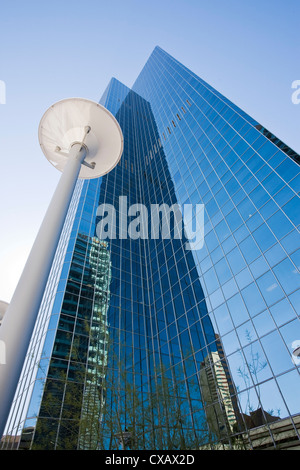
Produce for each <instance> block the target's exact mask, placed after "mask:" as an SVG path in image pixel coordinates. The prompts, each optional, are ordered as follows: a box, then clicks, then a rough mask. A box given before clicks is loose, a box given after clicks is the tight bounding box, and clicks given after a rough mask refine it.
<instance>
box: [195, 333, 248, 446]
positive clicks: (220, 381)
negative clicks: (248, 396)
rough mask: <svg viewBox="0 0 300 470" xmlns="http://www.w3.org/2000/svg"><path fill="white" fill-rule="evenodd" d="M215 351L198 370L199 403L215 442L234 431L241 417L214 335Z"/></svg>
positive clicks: (221, 349)
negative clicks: (202, 404)
mask: <svg viewBox="0 0 300 470" xmlns="http://www.w3.org/2000/svg"><path fill="white" fill-rule="evenodd" d="M216 338H217V351H214V352H211V353H210V354H209V355H208V356H207V357H206V358H205V359H204V361H203V363H202V368H201V370H200V385H201V391H202V399H203V402H204V403H205V406H206V416H207V420H208V423H209V426H210V430H211V432H213V433H214V434H215V435H217V436H218V437H219V438H222V437H224V436H228V435H231V434H233V433H234V432H236V431H238V430H239V428H240V426H241V417H240V412H239V409H238V405H237V402H236V391H235V389H234V383H233V382H232V378H231V376H230V371H229V367H228V364H227V361H226V357H225V355H224V351H223V348H222V344H221V341H220V339H219V338H218V335H216Z"/></svg>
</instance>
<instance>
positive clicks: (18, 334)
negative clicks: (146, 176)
mask: <svg viewBox="0 0 300 470" xmlns="http://www.w3.org/2000/svg"><path fill="white" fill-rule="evenodd" d="M39 142H40V145H41V148H42V150H43V152H44V154H45V156H46V158H47V159H48V160H49V161H50V162H51V163H52V164H53V165H54V166H55V167H56V168H57V169H58V170H60V171H61V172H62V176H61V178H60V181H59V183H58V185H57V188H56V190H55V193H54V195H53V198H52V200H51V202H50V205H49V208H48V210H47V212H46V215H45V218H44V220H43V222H42V225H41V227H40V230H39V232H38V235H37V237H36V240H35V242H34V244H33V247H32V250H31V252H30V254H29V257H28V260H27V263H26V265H25V268H24V270H23V273H22V275H21V277H20V280H19V282H18V285H17V287H16V290H15V293H14V295H13V297H12V300H11V302H10V305H9V307H8V309H7V311H6V313H5V316H4V319H3V322H2V325H1V327H0V344H4V345H5V364H0V437H1V436H2V434H3V432H4V428H5V424H6V421H7V418H8V414H9V411H10V407H11V405H12V402H13V398H14V395H15V391H16V388H17V385H18V381H19V378H20V374H21V371H22V367H23V364H24V360H25V357H26V353H27V350H28V346H29V343H30V339H31V336H32V332H33V329H34V326H35V322H36V318H37V315H38V312H39V308H40V304H41V300H42V297H43V294H44V291H45V287H46V283H47V280H48V276H49V273H50V269H51V266H52V262H53V258H54V256H55V252H56V248H57V244H58V241H59V237H60V234H61V230H62V228H63V224H64V221H65V218H66V215H67V211H68V208H69V204H70V201H71V198H72V195H73V191H74V188H75V185H76V182H77V179H78V178H83V179H89V178H98V177H100V176H103V175H105V174H107V173H109V172H110V171H111V170H112V169H113V168H114V167H115V166H116V165H117V163H118V162H119V160H120V158H121V155H122V152H123V135H122V131H121V129H120V126H119V124H118V122H117V121H116V119H115V118H114V116H113V115H112V114H111V113H110V112H109V111H108V110H107V109H105V108H104V107H103V106H101V105H100V104H98V103H96V102H93V101H89V100H86V99H82V98H70V99H66V100H62V101H59V102H58V103H56V104H54V105H53V106H51V107H50V108H49V109H48V110H47V111H46V113H45V114H44V116H43V117H42V119H41V122H40V126H39Z"/></svg>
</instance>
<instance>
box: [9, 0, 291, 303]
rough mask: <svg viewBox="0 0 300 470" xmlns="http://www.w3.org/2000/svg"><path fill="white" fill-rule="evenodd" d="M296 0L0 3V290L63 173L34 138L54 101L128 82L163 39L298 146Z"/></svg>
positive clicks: (94, 94)
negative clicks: (1, 89)
mask: <svg viewBox="0 0 300 470" xmlns="http://www.w3.org/2000/svg"><path fill="white" fill-rule="evenodd" d="M299 18H300V2H299V0H260V1H258V0H251V1H250V0H248V1H246V0H205V1H204V0H185V1H183V0H151V1H146V0H85V1H78V0H59V1H58V0H51V1H48V2H46V1H45V0H44V1H41V0H39V1H35V0H9V1H8V2H2V4H1V6H0V50H1V53H0V80H3V81H4V82H5V84H6V104H0V144H1V145H0V158H1V176H2V177H1V185H0V214H1V230H0V300H5V301H8V302H9V301H10V298H11V296H12V293H13V291H14V288H15V286H16V283H17V280H18V278H19V276H20V274H21V270H22V267H23V265H24V262H25V260H26V257H27V255H28V252H29V250H30V247H31V245H32V243H33V241H34V238H35V235H36V233H37V231H38V228H39V226H40V223H41V221H42V218H43V215H44V213H45V211H46V209H47V207H48V204H49V201H50V198H51V196H52V194H53V192H54V190H55V187H56V184H57V182H58V179H59V176H60V175H59V173H58V172H57V171H56V170H55V169H54V168H53V167H52V166H51V165H50V164H49V163H48V162H47V160H46V159H45V157H44V156H43V154H42V152H41V150H40V148H39V144H38V137H37V131H38V125H39V121H40V118H41V117H42V115H43V113H44V112H45V111H46V109H47V108H48V107H49V106H50V105H51V104H53V103H54V102H56V101H58V100H60V99H63V98H69V97H72V96H79V97H84V98H88V99H93V100H96V101H97V100H99V99H100V97H101V95H102V93H103V91H104V89H105V88H106V85H107V83H108V81H109V80H110V78H111V77H112V76H115V77H116V78H118V79H119V80H120V81H122V82H123V83H125V85H127V86H129V87H130V86H132V85H133V83H134V81H135V79H136V77H137V75H138V74H139V72H140V70H141V69H142V67H143V65H144V63H145V62H146V61H147V58H148V57H149V55H150V54H151V52H152V50H153V49H154V47H155V46H156V45H159V46H160V47H162V48H163V49H165V50H166V51H167V52H169V53H170V54H171V55H173V56H174V57H176V58H177V59H178V60H179V61H181V62H182V63H183V64H184V65H186V66H187V67H189V68H190V69H192V70H193V71H194V72H195V73H197V74H198V75H199V76H201V78H203V79H204V80H206V81H207V82H209V83H210V84H211V85H212V86H214V87H215V88H217V89H218V91H220V92H221V93H223V94H225V95H226V96H227V97H228V98H229V99H231V100H232V101H233V102H235V103H236V104H237V105H239V106H240V107H242V108H243V109H244V110H245V111H246V112H248V113H249V114H250V115H252V116H253V117H254V118H255V119H257V120H258V121H259V122H261V123H262V124H263V125H264V126H265V127H267V128H268V129H269V130H271V131H272V132H273V133H275V134H276V135H277V136H278V137H279V138H281V139H282V140H283V141H284V142H285V143H287V144H288V145H290V146H291V147H292V148H293V149H294V150H296V151H298V152H300V138H299V135H300V134H299V130H300V129H299V127H300V104H299V105H295V104H293V103H292V100H291V95H292V92H293V90H292V88H291V84H292V82H293V81H294V80H300V70H299V63H300V61H299V58H300V57H299V55H300V54H299Z"/></svg>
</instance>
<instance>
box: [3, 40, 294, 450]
mask: <svg viewBox="0 0 300 470" xmlns="http://www.w3.org/2000/svg"><path fill="white" fill-rule="evenodd" d="M100 103H101V104H102V105H104V106H105V107H106V108H107V109H108V110H109V111H111V112H112V113H113V114H114V115H115V117H116V118H117V120H118V122H119V124H120V126H121V128H122V131H123V134H124V153H123V156H122V158H121V161H120V163H119V165H118V166H117V167H116V168H115V169H114V170H113V171H112V172H111V173H109V174H108V175H106V176H103V177H102V178H99V179H96V180H87V181H79V182H78V184H77V187H76V190H75V193H74V196H73V200H72V204H71V207H70V210H69V214H68V217H67V219H66V223H65V227H64V229H63V232H62V236H61V240H60V244H59V247H58V250H57V255H56V259H55V262H54V264H53V268H52V272H51V274H50V277H49V281H48V285H47V289H46V291H45V295H44V298H43V301H42V304H41V308H40V313H39V317H38V320H37V324H36V328H35V331H34V334H33V337H32V341H31V345H30V348H29V351H28V355H27V360H26V362H25V364H24V369H23V373H22V376H21V380H20V383H19V386H18V390H17V393H16V397H15V401H14V404H13V406H12V409H11V411H10V416H9V419H8V422H7V426H6V431H5V436H4V437H3V438H2V447H3V448H16V447H18V448H32V449H57V450H58V449H118V448H131V449H165V448H169V449H184V448H201V447H205V448H206V447H207V446H208V447H209V448H222V447H225V448H246V449H251V448H253V447H255V448H259V447H260V445H261V446H262V447H263V445H264V444H263V442H261V441H260V436H263V439H264V442H267V443H268V448H274V449H275V448H280V446H281V443H280V442H281V441H280V439H281V438H280V437H278V435H277V434H276V432H277V431H276V430H277V429H280V432H281V435H284V439H285V446H286V440H287V438H286V436H287V431H284V432H283V431H282V429H284V430H288V436H289V437H288V439H289V440H290V441H291V442H293V446H296V445H297V442H298V441H299V425H298V423H299V419H298V417H297V415H298V414H299V412H300V410H299V400H298V398H297V392H296V391H297V390H298V389H299V386H300V378H299V368H298V366H299V363H300V361H299V358H298V357H297V356H296V355H293V351H294V350H295V348H296V342H297V341H298V340H299V342H300V327H299V313H300V289H299V287H300V281H299V265H300V250H299V247H300V237H299V224H300V201H299V187H300V172H299V162H300V157H299V155H298V154H297V153H296V152H294V151H293V150H292V149H290V148H289V147H288V146H287V145H286V144H284V143H283V142H282V141H280V140H279V139H278V138H277V137H276V136H274V135H273V134H272V133H271V132H270V131H269V130H267V129H265V128H264V127H263V125H262V124H261V123H259V122H257V121H255V120H254V119H253V118H251V117H250V116H248V115H247V114H246V113H245V112H243V111H242V110H241V109H240V108H238V107H237V106H236V105H235V104H233V103H231V102H230V101H229V100H228V99H226V98H225V97H224V96H222V95H221V94H220V93H219V92H217V91H216V90H214V89H213V88H212V87H211V86H209V85H208V84H207V83H205V82H204V81H203V80H201V79H200V78H199V77H197V76H196V75H195V74H194V73H193V72H191V71H190V70H188V69H187V68H186V67H184V66H183V65H182V64H180V63H179V62H178V61H177V60H175V59H174V58H172V57H171V56H170V55H169V54H167V53H166V52H165V51H163V50H162V49H161V48H159V47H156V48H155V49H154V51H153V53H152V54H151V56H150V58H149V59H148V61H147V63H146V64H145V66H144V68H143V70H142V71H141V73H140V75H139V77H138V78H137V80H136V82H135V84H134V86H133V87H132V89H129V88H127V87H126V86H125V85H123V84H122V83H120V82H119V81H118V80H116V79H115V78H113V79H112V80H111V81H110V83H109V85H108V87H107V89H106V90H105V92H104V94H103V96H102V99H101V100H100ZM124 201H126V204H127V208H130V207H132V205H134V204H140V205H142V206H143V208H144V209H146V210H147V214H148V215H149V214H150V212H151V208H153V207H154V205H159V206H161V205H162V204H165V205H167V206H168V207H171V206H173V207H175V205H180V207H186V205H188V204H190V205H192V207H193V208H195V207H196V205H200V204H201V205H204V240H202V241H203V243H200V244H199V246H198V247H197V246H196V247H195V248H193V249H189V248H191V245H190V246H189V245H188V242H189V241H190V239H189V237H188V234H187V231H186V232H184V233H183V236H182V237H181V238H179V237H176V236H174V235H175V232H176V226H174V224H172V222H174V220H175V216H174V217H173V218H172V215H173V214H172V213H171V218H170V236H169V237H167V238H164V237H163V236H162V233H160V236H159V237H158V238H155V237H151V236H150V234H151V233H152V232H151V227H150V220H148V219H147V222H146V223H143V222H145V220H142V219H140V220H139V222H140V223H139V224H137V219H136V225H135V231H134V234H135V235H136V236H135V237H133V236H129V233H128V231H127V229H128V227H127V226H124V221H123V218H122V217H121V215H122V213H123V214H124V212H122V210H123V209H124V206H123V204H124ZM103 204H106V205H107V206H106V207H113V208H114V210H115V213H114V218H113V221H114V230H115V232H116V234H117V235H118V236H117V237H115V238H112V237H107V238H106V239H104V238H103V237H102V238H101V239H99V236H98V235H99V223H100V222H101V220H102V216H103V215H104V213H100V212H99V207H100V206H101V207H104V206H102V205H103ZM108 205H109V206H108ZM155 207H157V206H155ZM135 208H136V207H135ZM136 210H137V212H136V214H138V213H139V212H138V209H137V208H136ZM126 214H127V212H126ZM143 214H144V216H145V212H144V213H143ZM132 215H133V213H131V216H129V217H128V221H129V223H130V221H132V220H133V218H132ZM162 225H163V222H162ZM138 227H140V231H139V228H138ZM141 227H143V230H144V231H142V230H141ZM145 229H146V230H145ZM276 423H277V424H276ZM280 423H282V424H280ZM259 430H260V431H259ZM278 432H279V431H278Z"/></svg>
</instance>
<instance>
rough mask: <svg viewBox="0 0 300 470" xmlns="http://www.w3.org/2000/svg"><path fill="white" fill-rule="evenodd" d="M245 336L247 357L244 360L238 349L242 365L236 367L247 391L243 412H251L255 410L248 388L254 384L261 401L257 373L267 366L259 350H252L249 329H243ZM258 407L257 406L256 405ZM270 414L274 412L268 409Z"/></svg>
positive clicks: (278, 411)
mask: <svg viewBox="0 0 300 470" xmlns="http://www.w3.org/2000/svg"><path fill="white" fill-rule="evenodd" d="M245 338H246V340H247V341H248V343H249V351H250V353H249V359H250V360H247V361H246V360H245V359H244V357H243V355H242V352H241V350H240V351H239V352H240V354H241V356H242V365H241V366H239V367H238V369H237V372H238V375H239V376H240V377H241V378H242V380H243V381H244V384H245V389H246V393H247V402H246V405H245V410H244V412H245V413H251V412H253V411H254V410H255V407H254V406H253V404H251V399H250V390H251V388H252V387H253V383H254V385H255V389H256V393H257V398H258V403H259V404H260V403H261V391H260V385H259V374H260V372H262V371H263V370H264V369H265V368H266V367H267V361H266V360H262V359H261V356H260V354H259V352H258V351H257V352H255V351H254V342H253V340H252V336H251V333H250V331H249V330H245ZM258 407H259V406H258ZM268 413H269V414H270V415H273V414H274V410H268ZM277 414H280V410H277Z"/></svg>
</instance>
